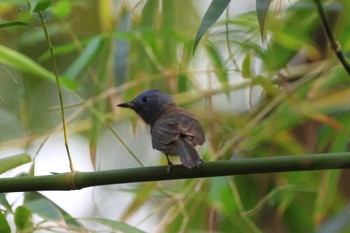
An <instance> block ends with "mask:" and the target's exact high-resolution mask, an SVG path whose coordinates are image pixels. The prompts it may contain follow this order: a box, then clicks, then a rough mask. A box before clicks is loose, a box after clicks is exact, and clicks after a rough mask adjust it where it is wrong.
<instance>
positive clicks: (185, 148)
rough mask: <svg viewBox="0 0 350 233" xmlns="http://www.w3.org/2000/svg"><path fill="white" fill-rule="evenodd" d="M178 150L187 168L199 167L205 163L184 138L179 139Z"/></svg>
mask: <svg viewBox="0 0 350 233" xmlns="http://www.w3.org/2000/svg"><path fill="white" fill-rule="evenodd" d="M177 148H178V151H179V154H180V160H181V163H182V164H183V165H184V166H185V167H187V168H193V167H197V166H198V165H199V164H201V163H202V162H203V160H202V159H201V158H200V157H199V155H198V152H197V151H196V149H195V148H194V147H193V146H192V145H191V143H190V142H189V141H188V140H187V139H186V138H185V137H183V136H180V137H179V138H178V139H177Z"/></svg>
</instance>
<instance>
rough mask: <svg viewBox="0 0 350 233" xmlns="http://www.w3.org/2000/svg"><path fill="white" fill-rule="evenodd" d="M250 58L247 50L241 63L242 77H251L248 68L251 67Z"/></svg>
mask: <svg viewBox="0 0 350 233" xmlns="http://www.w3.org/2000/svg"><path fill="white" fill-rule="evenodd" d="M251 58H252V53H251V52H248V53H247V54H246V57H245V58H244V60H243V63H242V76H243V78H250V77H252V74H251V70H250V68H251Z"/></svg>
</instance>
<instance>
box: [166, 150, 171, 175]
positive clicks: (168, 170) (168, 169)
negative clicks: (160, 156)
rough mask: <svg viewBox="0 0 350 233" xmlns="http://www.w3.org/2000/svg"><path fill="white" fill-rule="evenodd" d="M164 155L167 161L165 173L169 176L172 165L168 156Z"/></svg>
mask: <svg viewBox="0 0 350 233" xmlns="http://www.w3.org/2000/svg"><path fill="white" fill-rule="evenodd" d="M165 155H166V159H167V160H168V168H167V172H168V174H169V173H170V169H171V166H172V165H173V163H172V162H171V161H170V159H169V155H168V154H165Z"/></svg>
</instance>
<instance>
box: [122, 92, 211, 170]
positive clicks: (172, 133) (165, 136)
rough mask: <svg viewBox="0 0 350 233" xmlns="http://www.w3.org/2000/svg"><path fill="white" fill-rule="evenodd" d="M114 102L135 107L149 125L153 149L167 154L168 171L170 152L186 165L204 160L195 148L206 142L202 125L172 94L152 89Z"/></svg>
mask: <svg viewBox="0 0 350 233" xmlns="http://www.w3.org/2000/svg"><path fill="white" fill-rule="evenodd" d="M117 106H118V107H122V108H130V109H132V110H134V111H135V112H136V113H137V114H138V115H139V116H140V117H141V118H142V119H143V121H144V122H145V123H146V124H148V125H150V128H151V137H152V146H153V149H156V150H159V151H161V152H163V153H164V154H165V155H166V158H167V161H168V171H169V169H170V167H171V166H172V165H173V163H172V162H171V161H170V159H169V156H177V155H179V156H180V161H181V163H182V164H183V165H184V166H185V167H186V168H189V169H191V168H194V167H198V166H199V165H200V164H201V163H203V160H202V159H201V158H200V156H199V154H198V152H197V150H196V149H195V147H196V146H197V145H202V144H203V143H204V142H205V134H204V132H203V129H202V127H201V125H200V123H199V121H198V119H197V118H196V117H195V116H194V115H193V114H192V113H190V112H188V111H186V110H185V109H183V108H180V107H179V106H178V105H177V103H176V102H175V100H174V99H173V98H172V96H171V95H169V94H167V93H165V92H163V91H161V90H158V89H151V90H147V91H145V92H143V93H141V94H140V95H138V96H137V97H136V98H135V99H133V100H132V101H130V102H125V103H121V104H118V105H117Z"/></svg>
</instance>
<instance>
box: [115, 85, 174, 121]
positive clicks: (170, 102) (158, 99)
mask: <svg viewBox="0 0 350 233" xmlns="http://www.w3.org/2000/svg"><path fill="white" fill-rule="evenodd" d="M174 105H176V103H175V101H174V99H173V98H172V97H171V96H170V95H168V94H167V93H164V92H162V91H160V90H156V89H152V90H148V91H145V92H143V93H141V94H140V95H139V96H137V97H136V98H135V99H133V100H132V101H130V102H126V103H121V104H118V105H117V106H118V107H122V108H131V109H133V110H134V111H135V112H136V113H137V114H138V115H139V116H141V117H142V119H143V120H144V121H145V122H146V123H147V124H150V125H152V124H153V123H154V122H155V121H156V120H157V119H158V117H159V116H160V115H161V114H162V113H163V111H164V110H165V109H166V108H168V107H169V106H174Z"/></svg>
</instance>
